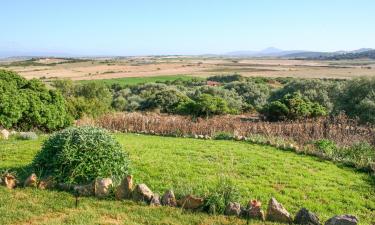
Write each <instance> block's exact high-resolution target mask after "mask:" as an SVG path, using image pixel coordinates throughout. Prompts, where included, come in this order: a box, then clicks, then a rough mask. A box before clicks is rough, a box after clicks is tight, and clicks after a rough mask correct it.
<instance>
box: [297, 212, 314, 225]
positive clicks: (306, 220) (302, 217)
mask: <svg viewBox="0 0 375 225" xmlns="http://www.w3.org/2000/svg"><path fill="white" fill-rule="evenodd" d="M294 223H295V224H305V225H320V222H319V218H318V216H317V215H315V214H314V213H312V212H310V211H309V210H307V209H306V208H302V209H300V210H299V211H298V212H297V214H296V217H295V218H294Z"/></svg>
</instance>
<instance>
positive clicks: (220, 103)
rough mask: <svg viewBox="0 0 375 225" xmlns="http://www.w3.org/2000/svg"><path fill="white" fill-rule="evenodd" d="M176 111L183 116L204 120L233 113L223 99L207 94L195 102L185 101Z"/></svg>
mask: <svg viewBox="0 0 375 225" xmlns="http://www.w3.org/2000/svg"><path fill="white" fill-rule="evenodd" d="M177 109H178V110H177V111H179V112H180V113H183V114H188V115H194V116H204V117H206V118H208V117H210V116H213V115H221V114H228V113H233V111H231V110H230V109H229V107H228V104H227V102H226V101H225V100H224V99H222V98H220V97H216V96H212V95H209V94H202V95H200V96H199V97H198V98H197V99H196V100H195V101H187V102H185V103H183V104H181V105H179V106H178V107H177Z"/></svg>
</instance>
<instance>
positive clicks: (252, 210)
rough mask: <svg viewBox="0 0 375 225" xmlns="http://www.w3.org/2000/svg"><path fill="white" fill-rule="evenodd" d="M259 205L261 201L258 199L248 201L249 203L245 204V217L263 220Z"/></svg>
mask: <svg viewBox="0 0 375 225" xmlns="http://www.w3.org/2000/svg"><path fill="white" fill-rule="evenodd" d="M261 206H262V202H260V201H258V200H251V201H249V204H248V205H247V210H246V212H245V217H246V218H249V219H258V220H262V221H264V220H265V216H264V212H263V210H262V208H261ZM242 214H243V213H242Z"/></svg>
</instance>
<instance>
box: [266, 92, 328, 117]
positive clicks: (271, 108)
mask: <svg viewBox="0 0 375 225" xmlns="http://www.w3.org/2000/svg"><path fill="white" fill-rule="evenodd" d="M261 112H262V114H263V115H264V116H265V117H266V118H267V119H268V120H270V121H278V120H286V119H289V120H296V119H303V118H314V117H320V116H325V115H327V111H326V109H325V108H324V107H323V106H321V105H320V104H319V103H316V102H311V101H310V100H308V99H307V98H305V97H303V96H302V95H301V93H299V92H295V93H293V94H287V95H285V96H284V97H283V98H282V99H279V100H276V101H272V102H270V103H269V104H268V105H266V106H265V107H264V109H263V110H262V111H261Z"/></svg>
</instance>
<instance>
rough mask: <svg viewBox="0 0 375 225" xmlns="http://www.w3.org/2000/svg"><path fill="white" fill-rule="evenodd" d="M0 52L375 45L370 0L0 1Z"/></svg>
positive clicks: (103, 52) (110, 52) (127, 52)
mask: <svg viewBox="0 0 375 225" xmlns="http://www.w3.org/2000/svg"><path fill="white" fill-rule="evenodd" d="M0 10H1V13H0V21H1V33H0V51H23V52H29V51H38V52H64V53H71V54H87V55H145V54H204V53H224V52H228V51H237V50H259V49H263V48H267V47H270V46H273V47H277V48H281V49H288V50H292V49H298V50H300V49H303V50H317V51H318V50H323V51H331V50H344V49H345V50H351V49H357V48H362V47H372V48H375V1H374V0H258V1H253V0H232V1H230V0H186V1H182V0H153V1H151V0H148V1H147V0H96V1H95V0H90V1H89V0H64V1H62V0H60V1H57V0H45V1H41V0H33V1H31V0H4V1H2V2H1V4H0Z"/></svg>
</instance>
